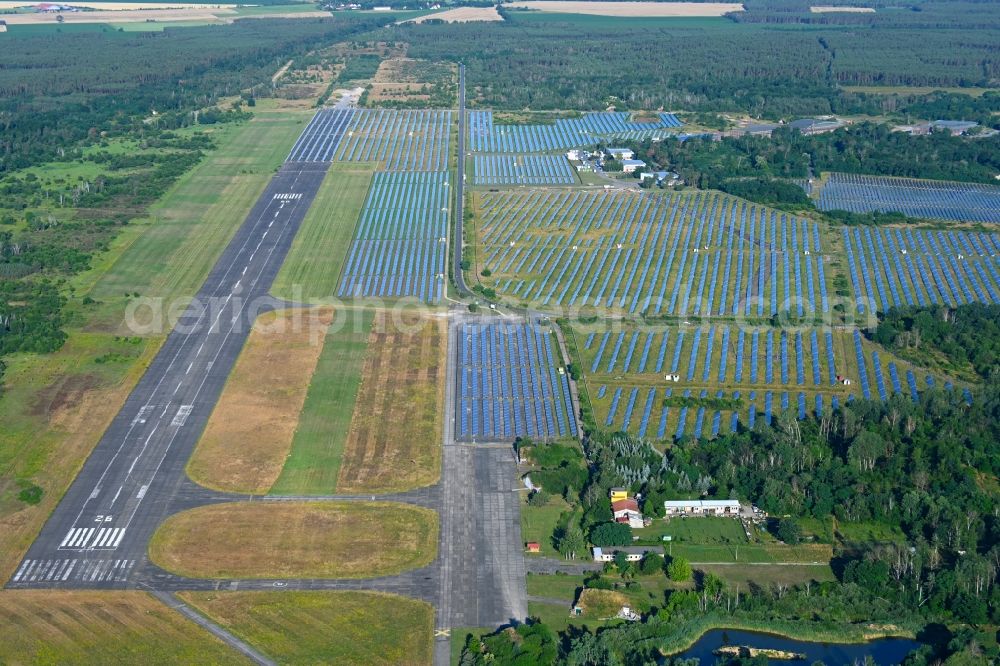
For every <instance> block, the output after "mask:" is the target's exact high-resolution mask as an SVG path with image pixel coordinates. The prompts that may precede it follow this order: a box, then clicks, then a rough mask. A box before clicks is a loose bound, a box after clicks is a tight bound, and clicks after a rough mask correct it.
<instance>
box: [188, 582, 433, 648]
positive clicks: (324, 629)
mask: <svg viewBox="0 0 1000 666" xmlns="http://www.w3.org/2000/svg"><path fill="white" fill-rule="evenodd" d="M179 596H180V597H181V598H182V599H183V600H184V601H185V602H187V603H189V604H190V605H191V606H193V607H195V608H196V609H198V610H199V611H200V612H202V613H203V614H205V615H206V616H208V617H209V618H211V619H212V620H213V621H214V622H216V623H218V624H219V625H221V626H222V627H223V628H225V629H226V630H228V631H229V632H231V633H233V634H234V635H236V636H238V637H240V638H242V639H243V640H245V641H246V642H248V643H250V644H251V645H253V646H254V647H255V648H257V649H258V650H260V651H261V652H263V653H264V654H266V655H267V656H269V657H271V658H272V659H274V660H275V661H277V662H278V663H281V664H357V665H359V666H362V665H364V666H376V665H377V666H382V665H385V666H388V665H390V664H413V665H416V664H430V663H431V657H432V652H433V638H432V629H433V626H434V625H433V623H434V609H433V607H432V606H431V605H430V604H428V603H426V602H423V601H418V600H416V599H408V598H406V597H401V596H397V595H393V594H380V593H376V592H183V593H181V594H180V595H179Z"/></svg>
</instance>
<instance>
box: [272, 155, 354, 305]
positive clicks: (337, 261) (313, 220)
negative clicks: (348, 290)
mask: <svg viewBox="0 0 1000 666" xmlns="http://www.w3.org/2000/svg"><path fill="white" fill-rule="evenodd" d="M372 171H373V167H372V166H371V165H369V164H368V163H347V164H337V163H335V164H333V165H332V166H331V167H330V171H329V172H328V173H327V175H326V179H325V180H324V181H323V185H322V187H320V190H319V194H318V195H317V196H316V198H315V199H314V200H313V203H312V206H311V207H310V208H309V212H308V213H307V214H306V217H305V219H304V220H303V221H302V227H301V228H300V229H299V233H298V234H297V235H296V237H295V242H294V243H293V244H292V249H291V250H290V251H289V253H288V258H287V259H286V260H285V264H284V265H283V266H282V267H281V271H280V272H279V273H278V277H277V278H276V279H275V282H274V286H273V287H272V289H271V291H272V292H273V293H274V294H275V295H276V296H279V297H282V298H287V299H291V300H293V301H295V302H316V301H328V300H330V299H332V298H333V297H334V295H335V294H336V291H337V284H338V283H339V281H340V273H341V270H342V269H343V265H344V258H345V257H346V255H347V250H348V248H350V246H351V239H352V238H353V236H354V227H355V225H356V224H357V221H358V216H359V215H360V214H361V207H362V206H363V205H364V202H365V197H366V196H367V194H368V186H369V184H370V183H371V177H372Z"/></svg>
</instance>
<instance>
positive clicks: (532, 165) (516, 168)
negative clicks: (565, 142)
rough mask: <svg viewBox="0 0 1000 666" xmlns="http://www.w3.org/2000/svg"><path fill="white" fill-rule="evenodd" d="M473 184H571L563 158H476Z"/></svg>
mask: <svg viewBox="0 0 1000 666" xmlns="http://www.w3.org/2000/svg"><path fill="white" fill-rule="evenodd" d="M474 167H475V168H474V170H473V177H472V182H473V183H474V184H476V185H572V184H573V183H575V182H576V177H575V176H574V175H573V172H574V169H573V167H572V165H570V163H569V162H568V161H567V160H566V158H565V157H563V156H562V155H520V154H518V155H476V156H475V159H474Z"/></svg>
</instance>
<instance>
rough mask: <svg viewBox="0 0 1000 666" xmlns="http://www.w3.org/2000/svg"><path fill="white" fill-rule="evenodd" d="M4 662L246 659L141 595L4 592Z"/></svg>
mask: <svg viewBox="0 0 1000 666" xmlns="http://www.w3.org/2000/svg"><path fill="white" fill-rule="evenodd" d="M0 626H2V627H3V634H4V638H3V640H0V663H4V664H94V665H98V664H100V665H102V666H103V665H104V664H249V663H250V661H249V660H248V659H246V658H245V657H243V655H241V654H239V653H237V652H236V651H234V650H232V649H230V648H229V647H228V646H226V645H225V644H224V643H223V642H222V641H221V640H219V639H217V638H216V637H214V636H212V635H211V634H210V633H208V632H207V631H205V630H204V629H202V628H201V627H198V626H197V625H195V624H194V623H192V622H190V621H189V620H187V619H185V618H184V617H183V616H181V615H180V614H179V613H176V612H175V611H173V610H171V609H169V608H167V607H166V606H164V605H163V604H162V603H160V602H159V601H157V600H156V599H154V598H153V597H151V596H149V595H147V594H145V593H142V592H123V591H116V592H91V591H72V592H70V591H55V590H30V591H29V590H5V591H3V592H0Z"/></svg>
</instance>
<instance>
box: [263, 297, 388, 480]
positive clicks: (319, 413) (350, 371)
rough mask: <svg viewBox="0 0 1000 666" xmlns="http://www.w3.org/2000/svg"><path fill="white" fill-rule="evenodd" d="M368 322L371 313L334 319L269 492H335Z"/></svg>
mask: <svg viewBox="0 0 1000 666" xmlns="http://www.w3.org/2000/svg"><path fill="white" fill-rule="evenodd" d="M374 318H375V314H374V311H372V310H342V311H339V314H337V315H336V318H335V321H334V324H333V325H332V326H331V327H330V330H329V332H328V333H327V336H326V340H325V342H324V345H323V351H322V353H321V354H320V357H319V363H317V365H316V370H315V371H314V372H313V378H312V382H311V383H310V385H309V391H308V393H307V394H306V401H305V404H304V405H303V407H302V414H301V415H300V416H299V425H298V428H297V429H296V431H295V437H294V439H293V440H292V452H291V454H290V455H289V456H288V459H287V460H286V461H285V466H284V467H283V468H282V470H281V475H280V476H279V477H278V480H277V481H276V482H275V484H274V486H273V487H272V488H271V492H272V493H274V494H277V495H302V494H317V495H322V494H330V493H333V492H334V490H336V485H337V475H338V474H339V472H340V463H341V460H342V459H343V456H344V444H345V442H346V441H347V435H348V431H349V429H350V426H351V417H352V415H353V413H354V401H355V399H356V397H357V394H358V387H359V386H360V385H361V370H362V367H363V365H364V359H365V353H366V350H367V349H368V335H369V331H370V330H371V327H372V322H373V321H374ZM345 320H346V321H345ZM338 322H340V323H339V324H338Z"/></svg>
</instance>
